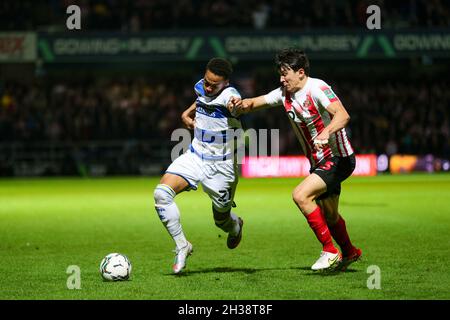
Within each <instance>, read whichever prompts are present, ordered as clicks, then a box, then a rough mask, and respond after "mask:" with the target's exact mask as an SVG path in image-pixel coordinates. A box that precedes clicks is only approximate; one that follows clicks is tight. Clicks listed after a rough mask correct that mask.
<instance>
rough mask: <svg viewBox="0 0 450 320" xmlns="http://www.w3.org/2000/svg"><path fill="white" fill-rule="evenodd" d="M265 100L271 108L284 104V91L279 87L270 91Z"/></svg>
mask: <svg viewBox="0 0 450 320" xmlns="http://www.w3.org/2000/svg"><path fill="white" fill-rule="evenodd" d="M264 100H266V103H267V104H268V105H271V106H275V105H279V104H283V90H281V87H279V88H277V89H275V90H272V91H270V92H269V93H268V94H266V95H265V96H264Z"/></svg>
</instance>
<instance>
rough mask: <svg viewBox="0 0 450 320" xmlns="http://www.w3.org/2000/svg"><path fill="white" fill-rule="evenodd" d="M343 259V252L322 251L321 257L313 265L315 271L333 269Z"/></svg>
mask: <svg viewBox="0 0 450 320" xmlns="http://www.w3.org/2000/svg"><path fill="white" fill-rule="evenodd" d="M341 261H342V256H341V253H340V252H339V251H338V253H331V252H326V251H322V252H321V253H320V257H319V259H318V260H317V261H316V263H314V264H313V265H312V267H311V269H312V270H314V271H325V270H332V269H334V268H335V267H337V266H338V265H339V263H340V262H341Z"/></svg>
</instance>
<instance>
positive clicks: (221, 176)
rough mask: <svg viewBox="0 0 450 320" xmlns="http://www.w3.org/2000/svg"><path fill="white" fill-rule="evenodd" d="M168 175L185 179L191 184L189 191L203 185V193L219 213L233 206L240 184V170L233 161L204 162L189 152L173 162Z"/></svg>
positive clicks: (167, 171)
mask: <svg viewBox="0 0 450 320" xmlns="http://www.w3.org/2000/svg"><path fill="white" fill-rule="evenodd" d="M166 173H170V174H174V175H177V176H180V177H182V178H184V179H185V180H186V181H187V182H188V183H189V188H188V190H191V189H193V190H197V187H198V184H199V183H201V185H202V187H203V191H204V192H205V193H206V194H208V196H209V197H210V198H211V200H212V203H213V206H214V208H215V209H217V211H219V212H225V211H228V210H230V209H231V207H232V206H233V199H234V193H235V191H236V186H237V183H238V168H237V164H236V162H235V161H234V160H233V159H229V160H223V161H222V160H221V161H217V160H214V161H212V160H202V159H201V158H200V157H199V156H197V155H195V154H194V153H193V152H192V151H191V150H188V151H186V152H185V153H183V154H182V155H181V156H179V157H178V158H176V159H175V161H174V162H172V164H171V165H170V166H169V167H168V168H167V170H166Z"/></svg>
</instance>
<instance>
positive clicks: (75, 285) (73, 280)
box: [66, 265, 81, 290]
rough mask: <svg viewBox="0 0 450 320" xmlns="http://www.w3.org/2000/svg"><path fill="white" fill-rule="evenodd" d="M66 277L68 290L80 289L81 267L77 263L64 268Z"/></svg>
mask: <svg viewBox="0 0 450 320" xmlns="http://www.w3.org/2000/svg"><path fill="white" fill-rule="evenodd" d="M66 273H67V274H68V275H69V276H68V277H67V282H66V286H67V289H69V290H80V289H81V269H80V267H79V266H77V265H70V266H68V267H67V269H66Z"/></svg>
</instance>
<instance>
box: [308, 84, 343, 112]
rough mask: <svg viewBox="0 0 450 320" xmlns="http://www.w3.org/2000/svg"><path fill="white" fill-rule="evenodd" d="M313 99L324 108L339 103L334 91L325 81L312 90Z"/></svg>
mask: <svg viewBox="0 0 450 320" xmlns="http://www.w3.org/2000/svg"><path fill="white" fill-rule="evenodd" d="M311 98H312V99H313V100H314V103H316V104H317V105H320V106H322V107H324V108H327V107H328V106H329V105H330V104H331V103H332V102H334V101H339V98H338V97H337V96H336V94H335V93H334V91H333V89H331V87H330V86H329V85H328V84H326V83H325V82H323V81H322V82H321V83H320V84H318V85H317V86H314V87H313V88H312V89H311Z"/></svg>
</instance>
